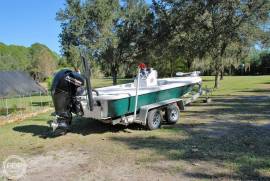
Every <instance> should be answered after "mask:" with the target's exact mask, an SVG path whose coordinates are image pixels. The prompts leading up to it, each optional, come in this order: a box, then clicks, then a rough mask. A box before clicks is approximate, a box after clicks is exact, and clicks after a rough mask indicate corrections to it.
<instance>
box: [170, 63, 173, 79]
mask: <svg viewBox="0 0 270 181" xmlns="http://www.w3.org/2000/svg"><path fill="white" fill-rule="evenodd" d="M170 64H171V65H170V71H171V77H173V61H172V59H170Z"/></svg>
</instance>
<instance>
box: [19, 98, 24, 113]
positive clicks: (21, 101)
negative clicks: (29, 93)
mask: <svg viewBox="0 0 270 181" xmlns="http://www.w3.org/2000/svg"><path fill="white" fill-rule="evenodd" d="M19 97H20V103H21V105H20V113H21V116H22V115H23V112H22V111H23V109H22V104H23V100H22V97H21V95H20V96H19Z"/></svg>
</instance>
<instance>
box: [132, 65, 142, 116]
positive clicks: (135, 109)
mask: <svg viewBox="0 0 270 181" xmlns="http://www.w3.org/2000/svg"><path fill="white" fill-rule="evenodd" d="M135 87H136V97H135V106H134V119H133V120H134V121H135V120H136V114H137V106H138V92H139V87H140V68H138V75H137V83H136V85H135Z"/></svg>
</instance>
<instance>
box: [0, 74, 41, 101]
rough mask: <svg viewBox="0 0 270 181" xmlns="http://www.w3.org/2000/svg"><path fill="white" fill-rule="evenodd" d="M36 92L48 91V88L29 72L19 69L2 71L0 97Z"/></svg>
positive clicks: (0, 75)
mask: <svg viewBox="0 0 270 181" xmlns="http://www.w3.org/2000/svg"><path fill="white" fill-rule="evenodd" d="M35 93H46V89H45V88H43V87H42V86H40V85H39V84H38V83H37V82H36V81H35V80H34V79H32V77H31V76H30V75H29V74H27V73H25V72H19V71H7V72H1V71H0V98H5V97H12V96H18V95H25V96H27V95H31V94H35Z"/></svg>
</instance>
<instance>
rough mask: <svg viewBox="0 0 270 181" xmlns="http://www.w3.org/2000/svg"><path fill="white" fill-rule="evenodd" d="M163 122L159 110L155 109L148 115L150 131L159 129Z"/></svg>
mask: <svg viewBox="0 0 270 181" xmlns="http://www.w3.org/2000/svg"><path fill="white" fill-rule="evenodd" d="M161 122H162V116H161V111H160V110H158V109H153V110H151V111H149V112H148V114H147V124H146V126H147V128H148V129H149V130H154V129H158V128H159V127H160V125H161Z"/></svg>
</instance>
